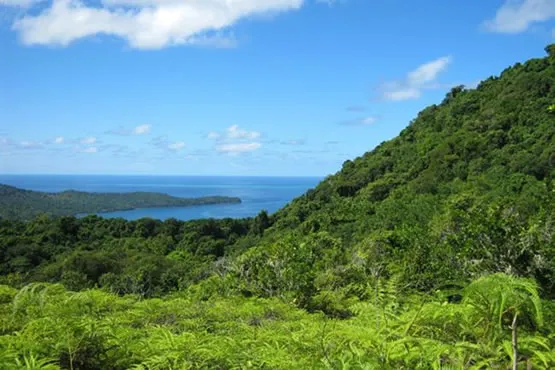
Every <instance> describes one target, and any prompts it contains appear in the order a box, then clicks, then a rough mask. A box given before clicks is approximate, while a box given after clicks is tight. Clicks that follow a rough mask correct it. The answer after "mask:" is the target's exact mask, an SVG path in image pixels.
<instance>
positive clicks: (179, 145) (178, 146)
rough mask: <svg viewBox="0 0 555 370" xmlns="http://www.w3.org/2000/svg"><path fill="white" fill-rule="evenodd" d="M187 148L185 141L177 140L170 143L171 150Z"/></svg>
mask: <svg viewBox="0 0 555 370" xmlns="http://www.w3.org/2000/svg"><path fill="white" fill-rule="evenodd" d="M183 148H185V143H184V142H183V141H176V142H175V143H170V144H168V149H169V150H174V151H179V150H181V149H183Z"/></svg>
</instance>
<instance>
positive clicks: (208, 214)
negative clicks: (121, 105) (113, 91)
mask: <svg viewBox="0 0 555 370" xmlns="http://www.w3.org/2000/svg"><path fill="white" fill-rule="evenodd" d="M322 179H323V178H321V177H254V176H252V177H250V176H249V177H231V176H229V177H228V176H116V175H0V183H2V184H7V185H12V186H16V187H18V188H22V189H29V190H36V191H46V192H59V191H64V190H78V191H86V192H113V193H127V192H135V191H147V192H157V193H165V194H169V195H172V196H176V197H183V198H193V197H202V196H211V195H222V196H231V197H239V198H241V201H242V203H241V204H221V205H220V204H218V205H209V206H198V207H188V208H187V207H186V208H184V207H167V208H142V209H134V210H127V211H117V212H107V213H100V214H99V215H100V216H102V217H106V218H119V217H121V218H124V219H127V220H136V219H140V218H143V217H151V218H156V219H161V220H165V219H168V218H176V219H178V220H185V221H186V220H193V219H200V218H225V217H231V218H242V217H252V216H256V215H257V214H258V213H259V212H260V211H261V210H266V211H268V212H269V213H273V212H275V211H277V210H278V209H280V208H282V207H283V206H285V205H286V204H287V203H288V202H290V201H291V200H293V199H294V198H295V197H298V196H300V195H302V194H303V193H305V192H306V191H307V190H309V189H310V188H313V187H314V186H316V185H317V184H318V182H320V181H321V180H322Z"/></svg>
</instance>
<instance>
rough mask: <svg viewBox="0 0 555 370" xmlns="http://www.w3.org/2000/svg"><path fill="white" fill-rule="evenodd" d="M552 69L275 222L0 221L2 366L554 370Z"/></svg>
mask: <svg viewBox="0 0 555 370" xmlns="http://www.w3.org/2000/svg"><path fill="white" fill-rule="evenodd" d="M546 50H547V52H548V54H549V55H548V57H546V58H543V59H533V60H530V61H528V62H526V63H524V64H517V65H515V66H514V67H511V68H508V69H506V70H505V71H503V73H502V74H501V75H500V76H499V77H491V78H489V79H487V80H486V81H483V82H482V83H481V84H480V85H479V86H478V88H477V89H472V90H467V89H465V88H463V87H461V86H459V87H456V88H454V89H452V90H451V91H450V92H449V93H448V94H447V96H446V97H445V99H444V100H443V102H442V103H441V104H440V105H434V106H431V107H428V108H426V109H425V110H423V111H422V112H421V113H420V114H419V115H418V117H417V118H416V119H415V120H414V121H413V122H411V124H410V125H409V126H408V127H407V128H406V129H405V130H403V132H402V133H401V134H400V135H399V136H398V137H397V138H395V139H393V140H391V141H388V142H385V143H382V144H381V145H379V146H378V147H377V148H375V149H374V150H373V151H371V152H369V153H366V154H365V155H363V156H362V157H360V158H357V159H355V160H353V161H346V162H345V163H344V165H343V168H342V169H341V171H340V172H338V173H337V174H336V175H333V176H329V177H328V178H326V179H325V180H324V181H323V182H321V183H320V184H319V185H318V186H317V187H316V188H315V189H311V190H309V191H308V192H307V193H306V194H305V195H303V196H301V197H299V198H297V199H296V200H294V201H293V202H291V203H290V204H289V205H287V206H286V207H285V208H283V209H282V210H280V211H278V212H277V213H276V214H273V215H268V214H267V213H266V212H265V211H263V212H261V213H260V214H259V215H258V216H256V217H254V218H252V219H239V220H233V219H224V220H198V221H191V222H180V221H177V220H167V221H163V222H162V221H158V220H152V219H142V220H137V221H125V220H122V219H111V220H106V219H102V218H100V217H96V216H89V217H84V218H80V219H78V218H74V217H58V218H51V217H47V216H40V217H36V218H34V219H32V220H28V221H20V220H14V219H9V220H8V219H0V283H3V284H5V285H3V286H0V364H2V365H3V364H6V365H5V367H6V368H8V369H11V368H14V369H15V368H28V369H34V368H37V369H38V368H49V369H54V368H63V369H98V368H110V369H128V368H134V369H238V368H267V369H305V368H307V369H319V368H322V369H326V368H328V369H506V368H509V367H511V366H516V367H517V368H518V369H527V368H534V369H550V368H555V355H554V353H555V334H554V332H555V331H554V329H555V327H554V323H555V300H554V299H555V285H554V284H555V199H554V196H555V187H554V184H553V178H554V176H555V154H554V153H555V140H554V138H555V121H554V118H553V109H552V108H553V102H554V101H555V63H554V62H553V60H554V59H553V57H554V55H555V54H554V50H555V45H552V46H549V47H548V48H546ZM517 339H518V340H517ZM515 364H516V365H515Z"/></svg>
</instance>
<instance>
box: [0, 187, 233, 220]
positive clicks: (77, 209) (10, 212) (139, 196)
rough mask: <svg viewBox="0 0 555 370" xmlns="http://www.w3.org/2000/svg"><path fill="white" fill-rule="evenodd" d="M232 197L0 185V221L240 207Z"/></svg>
mask: <svg viewBox="0 0 555 370" xmlns="http://www.w3.org/2000/svg"><path fill="white" fill-rule="evenodd" d="M240 202H241V200H240V199H239V198H235V197H222V196H212V197H202V198H177V197H172V196H170V195H167V194H161V193H149V192H133V193H86V192H79V191H73V190H68V191H63V192H60V193H44V192H38V191H31V190H24V189H19V188H16V187H13V186H8V185H2V184H0V217H4V218H17V219H24V220H28V219H31V218H33V217H35V216H37V215H40V214H48V215H52V216H72V215H77V214H79V213H85V214H88V213H97V212H109V211H120V210H128V209H135V208H151V207H190V206H199V205H207V204H221V203H240Z"/></svg>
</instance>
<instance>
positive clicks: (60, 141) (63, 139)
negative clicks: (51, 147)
mask: <svg viewBox="0 0 555 370" xmlns="http://www.w3.org/2000/svg"><path fill="white" fill-rule="evenodd" d="M64 141H65V138H64V137H63V136H58V137H57V138H55V139H54V144H63V143H64Z"/></svg>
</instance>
